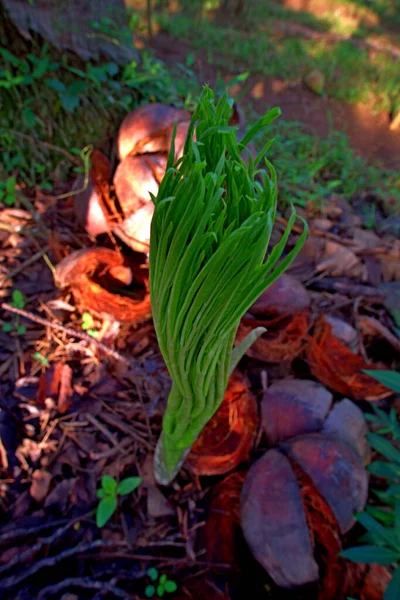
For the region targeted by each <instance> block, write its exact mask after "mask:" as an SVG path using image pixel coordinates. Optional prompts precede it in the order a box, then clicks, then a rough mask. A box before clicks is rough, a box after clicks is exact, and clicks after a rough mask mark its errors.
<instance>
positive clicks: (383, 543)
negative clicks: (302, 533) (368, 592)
mask: <svg viewBox="0 0 400 600" xmlns="http://www.w3.org/2000/svg"><path fill="white" fill-rule="evenodd" d="M365 373H367V374H368V375H370V376H371V377H373V378H374V379H377V380H378V381H380V382H381V383H383V384H384V385H386V386H387V387H388V388H390V389H392V390H393V391H394V392H400V373H396V372H395V371H368V370H367V371H365ZM373 409H374V412H375V414H374V415H365V416H366V418H367V419H368V420H369V421H371V422H373V423H375V424H376V425H378V426H379V427H380V429H379V430H378V432H377V433H369V434H368V435H367V439H368V441H369V443H370V445H371V446H372V448H373V449H374V450H376V451H377V452H379V453H380V454H381V455H382V456H383V457H385V458H386V461H381V460H375V461H373V462H372V463H371V464H370V465H369V466H368V470H369V471H370V472H371V473H373V474H374V475H376V476H378V477H383V478H385V479H387V480H388V482H389V485H388V487H387V489H386V490H385V491H379V490H372V491H373V493H374V495H375V496H376V497H377V498H378V499H379V500H380V502H381V503H382V504H383V507H381V506H372V505H369V506H367V508H366V510H365V512H362V513H361V514H359V516H358V521H359V523H361V525H363V527H364V528H365V529H366V534H365V535H364V536H363V537H362V538H361V541H362V542H363V544H364V545H361V546H357V547H354V548H348V549H347V550H344V552H341V554H340V555H341V556H342V557H344V558H347V559H349V560H352V561H354V562H359V563H363V564H371V563H377V564H381V565H393V564H395V565H397V566H396V568H395V570H394V572H393V575H392V579H391V581H390V583H389V585H388V587H387V589H386V591H385V594H384V600H396V599H397V598H399V597H400V483H399V481H400V451H399V449H398V446H397V445H398V442H399V441H400V425H399V420H398V417H397V413H396V411H395V409H394V408H393V409H391V411H390V413H389V415H387V414H386V413H385V412H384V411H383V410H381V409H379V408H376V407H373ZM384 435H386V436H388V435H389V436H390V437H392V440H390V439H388V438H387V437H384Z"/></svg>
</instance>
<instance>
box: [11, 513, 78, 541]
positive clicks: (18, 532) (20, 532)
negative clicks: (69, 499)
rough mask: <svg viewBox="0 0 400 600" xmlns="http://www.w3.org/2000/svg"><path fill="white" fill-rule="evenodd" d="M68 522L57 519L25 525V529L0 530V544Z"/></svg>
mask: <svg viewBox="0 0 400 600" xmlns="http://www.w3.org/2000/svg"><path fill="white" fill-rule="evenodd" d="M85 517H86V515H83V517H80V520H82V519H83V518H85ZM67 523H69V521H68V520H67V519H59V520H57V521H49V522H48V523H41V524H40V525H36V526H35V527H27V528H26V529H23V528H19V529H11V530H10V531H5V532H4V533H3V532H2V531H0V546H3V545H4V544H5V543H10V542H12V541H14V542H15V541H16V540H18V539H20V538H24V537H27V536H31V535H33V534H35V533H40V532H41V531H44V530H45V529H50V528H51V527H59V526H62V525H66V524H67Z"/></svg>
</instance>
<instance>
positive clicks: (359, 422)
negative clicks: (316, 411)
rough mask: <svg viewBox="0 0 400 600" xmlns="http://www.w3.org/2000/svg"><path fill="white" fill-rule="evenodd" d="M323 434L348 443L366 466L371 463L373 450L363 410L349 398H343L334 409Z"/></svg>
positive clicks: (325, 424)
mask: <svg viewBox="0 0 400 600" xmlns="http://www.w3.org/2000/svg"><path fill="white" fill-rule="evenodd" d="M322 433H325V434H326V435H328V436H331V437H332V436H334V437H336V438H338V439H340V440H342V441H343V442H346V444H348V445H349V446H350V447H351V448H353V450H355V452H357V454H358V455H359V456H360V457H361V459H362V460H363V462H364V464H367V463H368V462H369V460H370V455H371V450H370V447H369V444H368V442H367V438H366V437H365V436H366V434H367V433H368V426H367V423H366V421H365V418H364V415H363V412H362V410H361V409H360V408H358V406H356V405H355V404H354V402H352V401H351V400H349V399H348V398H343V400H341V401H340V402H337V403H336V404H335V406H334V407H333V408H332V410H331V412H330V413H329V415H328V418H327V419H326V421H325V423H324V426H323V428H322Z"/></svg>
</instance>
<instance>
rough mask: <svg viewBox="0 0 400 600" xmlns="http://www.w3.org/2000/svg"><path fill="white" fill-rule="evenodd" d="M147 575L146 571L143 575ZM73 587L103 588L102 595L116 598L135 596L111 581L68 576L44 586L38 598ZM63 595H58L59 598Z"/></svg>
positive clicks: (42, 598) (40, 599)
mask: <svg viewBox="0 0 400 600" xmlns="http://www.w3.org/2000/svg"><path fill="white" fill-rule="evenodd" d="M142 576H143V577H144V576H145V573H144V574H143V575H142ZM71 588H83V589H87V590H101V591H102V596H103V595H105V594H113V595H114V596H115V597H116V598H124V599H125V600H127V599H128V598H133V597H134V596H132V595H131V594H128V592H125V591H124V590H121V589H120V588H117V587H115V586H114V585H112V583H111V582H108V583H107V582H106V581H95V580H94V579H90V578H89V577H68V578H67V579H63V581H60V582H59V583H55V584H54V585H49V586H48V587H46V588H44V589H43V590H42V591H41V592H39V595H38V599H39V600H44V598H47V597H48V596H54V595H55V594H59V593H60V592H61V591H63V590H65V589H67V590H68V591H70V589H71ZM60 597H61V596H59V595H57V598H60Z"/></svg>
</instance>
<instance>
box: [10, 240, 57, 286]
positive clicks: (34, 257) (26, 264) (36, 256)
mask: <svg viewBox="0 0 400 600" xmlns="http://www.w3.org/2000/svg"><path fill="white" fill-rule="evenodd" d="M48 250H49V246H45V247H44V248H42V249H41V250H38V252H36V253H35V254H33V255H32V256H30V257H29V258H28V259H27V260H26V261H24V262H23V263H22V264H20V265H19V266H18V267H16V268H15V269H14V270H13V271H10V272H9V273H7V275H5V276H4V277H3V279H2V280H1V281H0V287H1V286H2V285H4V284H5V282H6V281H8V280H9V279H12V278H13V277H15V275H18V273H21V271H23V270H24V269H25V268H26V267H30V266H31V265H33V263H35V262H36V261H37V260H39V258H42V256H43V254H46V252H47V251H48Z"/></svg>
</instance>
